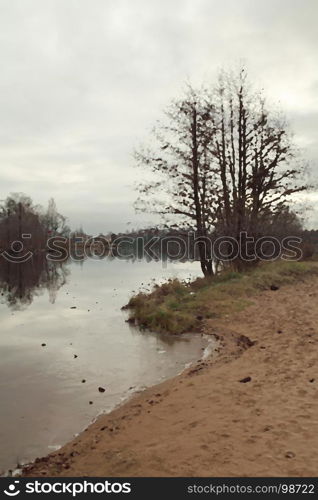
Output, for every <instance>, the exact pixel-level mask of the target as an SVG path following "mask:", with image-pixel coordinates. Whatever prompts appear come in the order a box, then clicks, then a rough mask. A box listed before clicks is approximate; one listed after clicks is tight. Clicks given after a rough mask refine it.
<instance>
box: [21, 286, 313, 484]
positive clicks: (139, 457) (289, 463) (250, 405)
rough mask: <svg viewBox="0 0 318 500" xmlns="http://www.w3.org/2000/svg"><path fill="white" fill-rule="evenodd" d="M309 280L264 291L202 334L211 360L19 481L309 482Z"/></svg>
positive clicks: (147, 394) (151, 392) (139, 398)
mask: <svg viewBox="0 0 318 500" xmlns="http://www.w3.org/2000/svg"><path fill="white" fill-rule="evenodd" d="M317 301H318V279H317V278H309V279H307V280H305V281H303V282H300V283H298V284H296V285H293V286H291V285H288V286H284V287H281V288H280V289H279V290H277V291H270V290H268V291H264V292H262V293H260V294H259V295H258V296H256V297H254V298H253V299H252V305H251V306H249V307H247V308H246V309H244V310H243V311H241V312H239V313H235V314H232V315H230V316H228V317H226V318H224V319H222V320H209V321H208V322H207V323H206V326H205V330H206V333H210V334H213V335H217V336H218V337H219V338H220V344H221V347H220V353H219V354H218V356H217V358H216V359H213V358H212V359H208V360H206V361H201V362H199V363H197V364H196V365H194V366H192V367H191V368H189V369H188V370H186V371H185V372H184V373H183V374H181V375H180V376H178V377H176V378H173V379H171V380H169V381H167V382H164V383H163V384H160V385H158V386H156V387H153V388H151V389H148V390H146V391H144V392H142V393H140V394H137V395H135V396H134V397H133V398H132V399H131V400H129V401H128V402H127V403H125V404H124V405H123V406H121V407H120V408H118V409H116V410H115V411H113V412H112V413H110V414H108V415H103V416H101V417H100V418H99V419H98V420H97V421H96V422H95V423H93V424H92V425H91V426H90V427H89V428H88V429H87V430H86V431H84V432H83V433H82V434H81V435H80V436H78V437H77V438H75V439H74V440H73V441H71V442H70V443H68V444H66V445H65V446H64V447H63V448H61V449H60V450H59V451H57V452H54V453H52V454H51V455H49V456H47V457H45V458H42V459H37V460H36V461H35V463H34V464H32V465H30V466H28V467H26V468H25V469H24V472H23V475H24V476H37V475H39V476H41V475H45V476H221V477H222V476H315V475H316V473H317V468H318V455H317V451H316V450H317V449H318V368H317V366H318V349H317V347H318V326H317V325H318V308H317Z"/></svg>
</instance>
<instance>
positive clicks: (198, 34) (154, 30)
mask: <svg viewBox="0 0 318 500" xmlns="http://www.w3.org/2000/svg"><path fill="white" fill-rule="evenodd" d="M0 11H1V12H0V24H1V29H0V60H1V64H2V72H1V78H0V109H1V113H0V162H1V174H0V175H1V196H0V197H1V198H4V197H5V196H6V195H7V194H8V192H10V191H25V192H26V193H27V194H29V195H31V196H32V197H33V198H34V200H35V201H36V202H40V203H42V204H45V203H46V201H47V199H48V198H49V197H50V196H54V197H55V199H56V201H57V204H58V207H59V209H60V210H61V211H62V212H63V213H64V214H65V215H67V216H68V217H69V218H70V223H71V224H72V225H74V226H75V225H78V224H80V223H81V222H82V223H83V225H84V227H85V228H86V230H87V231H88V232H91V233H95V232H99V230H106V229H107V227H105V226H108V221H109V229H112V230H116V229H122V228H124V227H125V224H126V222H128V221H132V223H133V224H135V225H138V224H143V223H145V220H147V221H149V222H151V216H145V217H143V218H142V217H139V218H138V217H137V216H136V215H135V214H134V210H133V207H132V204H133V200H134V197H135V193H134V191H133V185H134V182H135V181H136V180H138V176H139V175H140V174H139V173H136V170H135V169H134V167H133V164H134V162H133V158H132V151H133V149H134V147H135V146H136V145H138V144H139V142H142V141H143V140H144V139H145V138H147V135H148V133H149V130H150V128H151V126H152V124H153V123H154V121H155V120H156V119H157V118H158V117H160V116H161V112H162V109H163V107H164V106H165V105H166V104H167V103H168V102H169V100H170V99H171V98H173V97H174V96H175V95H178V93H180V90H181V89H182V86H183V84H184V82H185V80H187V79H188V80H190V81H192V82H193V83H195V84H196V83H200V82H201V81H202V80H210V79H211V80H213V78H214V77H215V75H216V74H217V71H218V70H219V68H221V67H223V66H225V67H228V66H230V65H237V64H238V63H239V61H241V60H243V61H245V62H246V64H247V66H248V68H249V72H250V74H251V77H252V78H253V79H254V80H255V82H256V84H257V85H260V86H264V87H265V89H266V93H267V95H268V97H269V98H270V99H271V100H273V101H279V102H280V106H281V108H282V109H283V110H285V111H286V113H287V116H288V118H289V119H290V121H291V125H292V127H293V129H294V131H295V136H296V138H297V139H299V142H300V143H301V145H306V154H307V156H308V157H310V159H311V160H312V161H313V165H314V160H315V159H317V156H318V139H317V138H316V133H315V130H316V127H317V118H318V101H317V90H318V89H317V86H318V83H317V82H318V68H317V64H316V54H317V46H318V35H317V29H316V19H317V14H318V5H317V2H316V0H307V1H306V2H305V3H304V2H301V1H299V0H297V1H296V0H282V1H280V2H277V1H276V0H270V1H267V2H261V1H258V2H256V1H255V0H241V1H240V2H238V1H237V0H225V1H223V2H219V1H216V0H174V1H171V0H170V1H168V0H163V1H161V2H159V1H155V0H134V1H133V2H132V1H129V0H116V1H115V0H76V1H73V0H68V1H67V2H65V0H46V1H45V2H43V0H28V2H22V1H18V0H0ZM313 168H315V167H313ZM105 221H107V222H105ZM317 224H318V221H317Z"/></svg>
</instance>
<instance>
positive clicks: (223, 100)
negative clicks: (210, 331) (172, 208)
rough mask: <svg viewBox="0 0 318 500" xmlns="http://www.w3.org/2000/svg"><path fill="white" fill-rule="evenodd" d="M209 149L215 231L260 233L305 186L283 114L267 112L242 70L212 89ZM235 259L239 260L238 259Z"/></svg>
mask: <svg viewBox="0 0 318 500" xmlns="http://www.w3.org/2000/svg"><path fill="white" fill-rule="evenodd" d="M213 101H214V103H215V113H214V115H213V122H214V128H215V131H216V133H215V135H214V143H213V154H214V158H215V161H216V162H217V165H218V167H219V177H220V182H221V186H222V196H221V200H220V201H221V206H222V210H221V217H220V218H219V220H218V223H219V225H220V226H221V232H222V233H223V234H225V235H229V236H232V237H235V238H236V239H237V241H239V239H240V234H241V233H242V232H246V233H248V234H249V235H250V236H254V237H257V236H260V235H262V227H264V224H265V225H266V221H268V222H270V220H271V219H272V218H273V216H275V214H279V213H281V212H286V207H287V201H288V198H290V196H291V195H293V194H294V193H297V192H299V191H303V190H305V189H308V186H307V185H306V184H302V183H301V182H300V181H302V182H303V179H304V168H303V166H299V165H297V163H296V157H297V154H296V149H295V147H294V146H293V143H292V141H291V137H290V135H289V134H288V130H287V126H286V121H285V119H284V118H283V117H282V116H281V115H279V114H277V113H274V112H270V111H269V110H268V108H267V106H266V101H265V99H264V97H263V96H262V94H261V93H255V92H253V91H252V89H251V87H250V85H249V83H248V80H247V76H246V72H245V70H244V69H242V70H241V71H240V73H239V75H238V77H235V76H234V75H233V74H231V73H230V74H223V75H221V77H220V79H219V84H218V86H217V88H216V91H215V92H214V96H213ZM238 262H239V261H238Z"/></svg>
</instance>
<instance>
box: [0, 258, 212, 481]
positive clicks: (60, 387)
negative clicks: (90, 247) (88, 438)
mask: <svg viewBox="0 0 318 500" xmlns="http://www.w3.org/2000/svg"><path fill="white" fill-rule="evenodd" d="M198 274H200V271H199V265H198V263H167V264H165V265H163V264H162V262H154V261H151V262H146V261H140V262H132V261H123V260H118V259H108V258H105V259H102V260H99V259H97V260H95V259H87V260H86V261H85V262H84V263H83V262H82V263H77V262H68V263H67V264H64V265H63V266H61V265H60V266H53V265H52V264H48V263H47V262H45V261H44V260H43V258H42V257H41V258H40V259H39V260H38V261H36V259H35V262H33V263H28V264H23V265H22V264H10V265H9V264H7V263H2V265H1V267H0V285H1V289H2V292H1V299H2V300H1V302H2V303H1V304H0V319H1V335H0V397H1V408H0V424H1V425H0V442H1V447H0V472H1V471H5V470H7V469H8V468H15V466H16V464H17V463H25V462H28V461H30V460H33V459H34V458H36V457H37V456H43V455H45V454H47V453H48V452H50V451H52V450H54V449H56V447H58V446H60V445H62V444H63V443H65V442H66V441H67V440H69V439H71V438H72V437H73V436H74V434H75V433H78V432H80V431H81V430H82V429H83V428H84V427H85V426H87V425H88V424H89V422H91V421H92V419H93V418H94V417H96V415H97V414H99V413H100V412H102V411H106V412H107V411H110V410H111V409H112V408H113V407H114V406H115V405H117V404H119V403H120V402H121V401H123V400H124V399H125V398H127V397H128V396H129V395H130V394H131V393H132V392H133V391H135V390H138V389H140V388H143V387H145V386H150V385H153V384H155V383H158V382H160V381H162V380H164V379H165V378H168V377H171V376H173V375H175V374H177V373H178V372H180V371H181V370H182V369H183V368H184V367H185V365H186V364H188V363H189V362H191V361H194V360H196V359H198V358H200V357H201V355H202V350H203V349H204V347H206V345H207V340H206V339H204V338H202V337H201V336H200V335H186V336H176V337H171V336H167V335H158V334H153V333H150V332H140V331H139V330H138V329H136V328H133V327H131V326H129V324H128V323H126V322H125V319H126V318H127V313H124V312H122V311H121V307H122V305H124V304H126V303H127V301H128V299H129V297H130V296H131V294H132V293H133V291H134V290H137V289H138V288H139V287H140V286H143V287H147V286H146V284H147V283H149V282H150V280H151V279H152V278H155V279H156V281H157V282H158V281H159V280H162V279H167V278H169V277H173V276H178V277H180V278H185V277H190V276H192V277H194V276H197V275H198ZM42 344H46V345H45V346H42ZM84 380H85V382H83V381H84ZM99 387H103V388H105V389H106V390H105V392H104V393H101V392H99V391H98V388H99ZM90 402H91V404H90Z"/></svg>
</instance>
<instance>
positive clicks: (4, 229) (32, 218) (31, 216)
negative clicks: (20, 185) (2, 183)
mask: <svg viewBox="0 0 318 500" xmlns="http://www.w3.org/2000/svg"><path fill="white" fill-rule="evenodd" d="M69 232H70V229H69V228H68V226H67V225H66V223H65V217H63V216H62V215H61V214H60V213H59V212H58V211H57V209H56V205H55V202H54V200H53V198H51V199H50V200H49V203H48V208H47V210H46V211H44V210H43V209H42V207H40V206H39V205H34V203H33V201H32V200H31V198H30V197H28V196H26V195H24V194H23V193H13V194H11V195H9V196H8V197H7V198H6V199H5V200H4V201H3V203H2V205H1V206H0V247H1V248H2V249H7V248H11V245H12V243H14V242H17V241H19V242H21V243H23V248H24V249H40V248H41V249H45V248H46V243H47V239H48V238H49V237H50V236H55V235H62V236H67V235H68V234H69Z"/></svg>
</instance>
